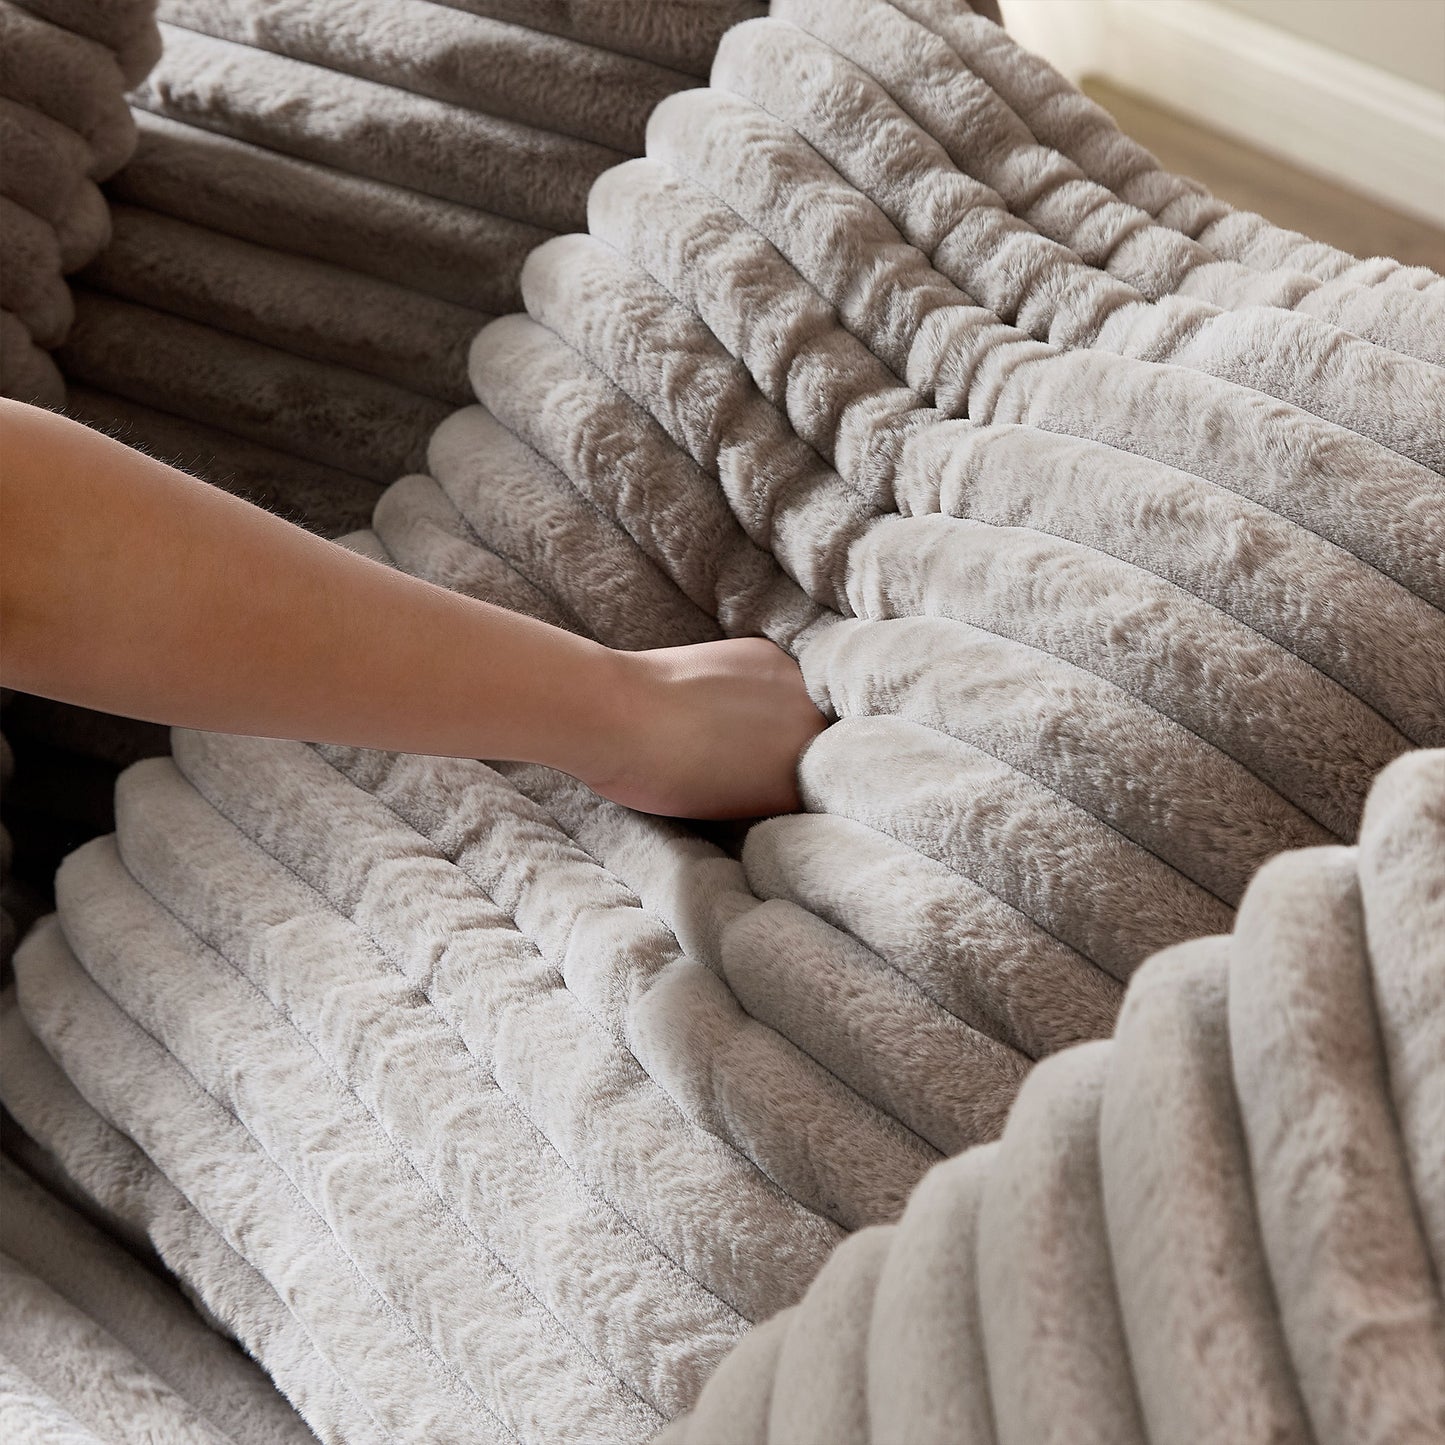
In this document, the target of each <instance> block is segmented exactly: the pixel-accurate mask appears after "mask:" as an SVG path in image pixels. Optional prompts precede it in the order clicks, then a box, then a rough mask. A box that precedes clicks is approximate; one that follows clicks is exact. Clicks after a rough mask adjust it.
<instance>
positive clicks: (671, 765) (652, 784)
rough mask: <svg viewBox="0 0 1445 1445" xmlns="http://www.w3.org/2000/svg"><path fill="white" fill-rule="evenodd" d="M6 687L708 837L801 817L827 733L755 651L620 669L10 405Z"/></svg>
mask: <svg viewBox="0 0 1445 1445" xmlns="http://www.w3.org/2000/svg"><path fill="white" fill-rule="evenodd" d="M0 538H3V543H4V557H3V566H0V681H3V683H4V685H5V686H7V687H16V688H20V689H21V690H22V691H26V692H35V693H40V694H42V695H44V696H47V697H54V698H59V699H61V700H62V701H65V702H74V703H80V704H83V705H84V706H87V707H95V708H102V709H104V710H106V711H109V712H116V713H124V714H127V715H129V716H131V717H138V718H146V719H149V720H151V721H155V722H163V723H170V724H173V725H177V726H181V727H191V728H202V729H208V730H211V731H216V732H231V733H246V734H251V735H255V736H262V737H283V738H300V739H304V740H307V741H310V742H337V743H349V744H351V745H353V746H356V747H369V748H383V749H388V750H395V751H399V752H412V753H433V754H437V755H441V756H445V757H474V758H489V759H494V760H501V759H508V760H512V761H517V762H538V763H546V764H548V765H549V766H551V767H555V768H560V769H562V770H563V771H564V772H568V773H571V774H573V775H574V776H575V777H579V778H582V779H583V780H584V781H586V782H589V783H591V784H592V786H594V787H595V788H596V789H597V790H598V791H599V792H601V793H603V794H604V795H605V796H607V797H609V798H612V799H614V800H615V801H617V802H621V803H626V804H628V805H629V806H631V807H635V808H641V809H644V810H646V811H650V812H658V813H667V814H673V815H679V816H689V817H695V818H737V817H754V816H759V815H762V814H765V813H773V812H782V811H787V810H790V809H792V808H796V807H797V805H798V797H797V785H796V778H795V772H796V767H797V760H798V755H799V753H800V752H801V750H802V748H803V747H804V746H805V745H806V743H807V742H808V741H809V740H810V739H811V738H812V737H813V736H814V735H815V734H816V733H817V732H819V731H821V729H822V727H823V718H822V716H821V715H820V714H819V713H818V712H817V710H816V709H815V708H814V707H813V705H812V703H811V702H809V700H808V695H807V692H806V690H805V689H804V687H803V682H802V678H801V676H800V675H799V672H798V669H797V667H796V665H795V664H794V663H793V662H792V661H791V660H790V659H789V658H788V657H787V655H786V654H785V653H783V652H781V651H780V650H779V649H778V648H776V647H774V646H773V644H772V643H770V642H767V641H765V640H764V639H762V638H740V639H736V640H732V641H726V642H712V643H702V644H698V645H695V646H691V647H679V648H665V649H660V650H656V651H650V652H639V653H622V652H616V651H613V650H612V649H610V648H607V647H604V646H602V645H601V644H600V643H597V642H593V641H591V640H590V639H588V638H584V637H578V636H576V635H575V634H573V633H570V632H566V631H563V630H562V629H560V628H556V627H552V626H549V625H548V624H547V623H545V622H540V621H538V620H537V619H536V618H533V617H525V616H522V615H521V614H519V613H515V612H509V611H507V610H506V609H505V608H501V607H494V606H492V605H491V604H489V603H486V602H479V601H476V600H475V599H473V598H469V597H463V596H462V595H460V594H459V593H456V592H450V591H448V590H447V589H446V588H444V587H437V586H435V585H433V584H432V583H430V582H425V581H423V580H421V579H420V578H417V577H410V576H407V575H406V574H405V573H403V572H398V571H396V570H394V569H393V568H390V567H386V566H383V565H382V564H381V563H379V562H374V561H372V560H371V559H370V558H367V557H362V556H360V555H359V554H357V553H355V552H352V551H350V550H349V549H347V548H345V547H341V546H338V545H337V544H336V543H334V542H328V541H326V540H324V539H323V538H321V537H317V536H314V535H313V534H312V533H310V532H306V531H304V530H302V529H301V528H300V527H297V526H294V525H293V524H292V523H290V522H287V521H285V520H283V519H282V518H280V517H276V516H273V515H272V514H271V513H270V512H267V511H265V510H263V509H262V508H260V507H256V506H253V505H252V504H251V503H249V502H246V501H243V500H242V499H241V498H239V497H234V496H231V495H230V494H229V493H227V492H223V491H221V490H220V489H219V488H217V487H213V486H211V485H209V484H208V483H206V482H202V481H199V480H198V479H197V478H195V477H192V476H190V475H189V474H188V473H186V472H182V471H179V470H178V469H176V468H175V467H170V466H167V465H166V464H165V463H164V462H161V461H158V460H157V459H156V458H154V457H151V456H148V455H146V454H145V453H144V452H138V451H135V450H133V449H132V448H130V447H127V446H125V445H123V444H122V443H121V442H118V441H116V440H115V439H114V438H112V437H108V436H104V435H102V434H100V433H99V432H96V431H92V430H91V429H90V428H89V427H86V426H82V425H81V424H80V423H79V422H76V421H72V420H70V419H69V418H67V417H63V416H59V415H56V414H55V413H53V412H49V411H45V410H43V409H42V408H39V407H33V406H27V405H26V404H25V403H23V402H17V401H8V400H3V399H0Z"/></svg>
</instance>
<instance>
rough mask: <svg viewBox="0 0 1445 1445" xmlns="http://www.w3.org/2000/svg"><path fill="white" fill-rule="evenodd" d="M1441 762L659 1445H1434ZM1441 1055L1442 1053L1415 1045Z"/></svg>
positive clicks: (1268, 888)
mask: <svg viewBox="0 0 1445 1445" xmlns="http://www.w3.org/2000/svg"><path fill="white" fill-rule="evenodd" d="M1442 858H1445V752H1441V751H1435V752H1422V753H1415V754H1412V755H1410V756H1409V757H1407V758H1404V759H1401V760H1400V761H1399V762H1396V763H1394V764H1392V765H1391V766H1390V767H1389V768H1388V769H1386V770H1385V772H1384V773H1383V774H1382V775H1381V777H1380V779H1379V781H1378V783H1377V784H1376V785H1375V788H1374V790H1373V791H1372V792H1371V795H1370V801H1369V804H1368V806H1367V808H1366V813H1365V823H1364V827H1363V829H1362V832H1361V838H1360V844H1359V846H1358V847H1357V848H1319V849H1310V850H1306V851H1303V852H1297V853H1289V854H1285V855H1282V856H1280V857H1277V858H1275V859H1273V860H1272V861H1271V862H1270V863H1268V864H1266V865H1265V867H1264V868H1263V869H1262V870H1261V871H1260V872H1259V873H1258V874H1257V875H1256V877H1255V878H1254V880H1253V882H1252V883H1251V884H1250V886H1249V889H1248V890H1247V892H1246V894H1245V898H1244V902H1243V904H1242V905H1241V907H1240V910H1239V915H1238V917H1237V919H1236V921H1235V926H1234V930H1233V933H1232V935H1231V936H1229V937H1227V938H1206V939H1199V940H1197V941H1195V942H1192V943H1186V944H1182V945H1180V946H1178V947H1176V948H1171V949H1166V950H1165V951H1164V952H1162V953H1159V954H1156V955H1155V956H1154V957H1153V958H1152V959H1150V960H1149V962H1148V963H1147V964H1146V965H1145V967H1144V968H1142V969H1141V970H1140V971H1139V972H1138V974H1136V976H1135V978H1134V981H1133V983H1132V984H1131V985H1130V988H1129V993H1128V997H1127V999H1126V1000H1125V1004H1124V1008H1123V1011H1122V1013H1121V1015H1120V1017H1119V1022H1118V1026H1117V1028H1116V1030H1115V1034H1114V1038H1113V1039H1112V1041H1111V1042H1109V1043H1097V1044H1084V1045H1080V1046H1078V1047H1076V1048H1073V1049H1069V1050H1067V1051H1065V1052H1064V1053H1061V1054H1059V1055H1056V1056H1055V1057H1054V1058H1052V1059H1049V1060H1048V1061H1047V1062H1045V1063H1043V1064H1040V1065H1039V1066H1038V1068H1037V1069H1035V1070H1034V1071H1033V1073H1032V1074H1030V1076H1029V1079H1028V1082H1027V1083H1026V1084H1025V1085H1024V1087H1023V1090H1022V1092H1021V1093H1020V1095H1019V1097H1018V1100H1017V1102H1016V1103H1015V1105H1014V1108H1013V1112H1012V1114H1011V1115H1010V1117H1009V1122H1008V1126H1007V1128H1006V1129H1005V1130H1004V1134H1003V1138H1002V1140H1001V1142H999V1143H998V1144H991V1145H986V1146H984V1147H982V1148H979V1149H973V1150H970V1151H968V1152H967V1153H964V1154H961V1155H959V1156H957V1157H956V1158H954V1159H950V1160H949V1161H948V1162H947V1163H945V1164H940V1165H938V1166H936V1167H935V1168H934V1169H933V1170H932V1171H931V1172H930V1173H929V1174H928V1176H927V1177H926V1178H925V1179H924V1180H923V1182H922V1183H921V1184H920V1185H919V1186H918V1188H917V1189H916V1190H915V1191H914V1193H913V1197H912V1199H911V1200H910V1201H909V1205H908V1208H907V1210H906V1211H905V1212H904V1215H903V1217H902V1219H901V1220H899V1222H898V1223H897V1224H896V1225H890V1226H885V1227H884V1228H881V1229H869V1230H864V1231H862V1232H860V1233H858V1234H855V1235H853V1236H852V1237H851V1238H850V1239H849V1240H848V1241H847V1243H846V1244H844V1245H842V1246H840V1247H839V1249H837V1250H836V1251H835V1252H834V1254H833V1256H832V1258H831V1259H830V1260H829V1262H828V1264H827V1266H826V1267H825V1268H824V1269H823V1271H822V1272H821V1273H820V1274H819V1276H818V1278H817V1279H816V1280H815V1281H814V1283H813V1285H812V1287H811V1288H810V1289H809V1291H808V1293H807V1295H806V1296H805V1297H804V1299H803V1300H802V1301H801V1303H800V1304H799V1305H797V1306H796V1307H794V1308H793V1309H790V1310H785V1311H783V1312H782V1313H781V1314H778V1315H775V1316H774V1317H773V1318H772V1319H771V1320H769V1321H768V1322H767V1323H766V1324H765V1325H763V1326H761V1327H759V1328H758V1329H757V1330H754V1331H753V1332H752V1333H751V1334H750V1335H749V1336H748V1337H747V1338H746V1340H744V1341H743V1343H742V1344H741V1345H740V1346H739V1347H738V1348H737V1349H736V1350H735V1351H734V1352H733V1354H732V1355H731V1356H729V1357H728V1359H726V1360H725V1361H724V1362H723V1363H722V1365H721V1366H720V1367H719V1368H718V1370H717V1372H716V1373H715V1374H714V1375H713V1377H712V1379H711V1380H710V1381H709V1383H708V1385H707V1387H706V1389H705V1390H704V1391H703V1394H702V1397H701V1398H700V1400H699V1402H698V1405H697V1407H696V1409H695V1410H694V1412H693V1413H692V1414H691V1415H689V1416H688V1417H686V1418H685V1419H683V1420H679V1421H677V1422H675V1423H674V1425H673V1426H672V1427H671V1428H670V1429H669V1430H668V1431H667V1432H665V1434H664V1435H663V1436H662V1437H661V1439H662V1440H665V1441H666V1442H667V1445H685V1442H698V1445H702V1442H707V1445H713V1442H717V1441H722V1440H727V1441H733V1442H739V1445H741V1442H745V1441H759V1442H761V1441H775V1442H779V1445H791V1442H794V1441H800V1440H828V1441H832V1442H836V1445H849V1442H859V1445H862V1442H866V1441H900V1442H901V1441H909V1442H933V1441H936V1442H942V1441H949V1442H952V1445H984V1442H988V1445H993V1442H998V1445H1008V1442H1020V1445H1024V1442H1027V1445H1036V1442H1046V1441H1058V1442H1063V1441H1070V1442H1099V1445H1123V1442H1126V1441H1145V1440H1148V1441H1156V1442H1158V1441H1185V1440H1187V1441H1191V1442H1195V1445H1212V1442H1218V1445H1243V1442H1246V1441H1251V1442H1252V1441H1261V1442H1262V1441H1266V1440H1268V1441H1275V1442H1283V1441H1300V1442H1304V1441H1321V1442H1324V1441H1328V1442H1331V1445H1334V1442H1338V1445H1346V1442H1351V1445H1359V1442H1363V1441H1385V1440H1419V1441H1425V1440H1434V1439H1439V1438H1441V1436H1442V1434H1445V1352H1442V1349H1441V1344H1442V1340H1445V1299H1442V1296H1441V1290H1440V1272H1439V1263H1440V1258H1441V1255H1440V1241H1441V1236H1440V1233H1439V1222H1440V1214H1441V1211H1440V1208H1439V1204H1440V1200H1441V1193H1440V1184H1441V1167H1442V1161H1445V1148H1442V1144H1441V1141H1442V1139H1445V1116H1442V1115H1441V1113H1440V1112H1439V1111H1440V1107H1441V1100H1442V1098H1445V1051H1442V1050H1441V1048H1440V1040H1441V1038H1442V1036H1445V989H1442V978H1445V969H1442V963H1445V957H1442V953H1441V942H1440V940H1441V936H1442V934H1441V930H1442V928H1445V894H1442V890H1441V887H1440V881H1441V860H1442ZM1427 1039H1428V1040H1429V1042H1428V1043H1426V1042H1425V1041H1426V1040H1427Z"/></svg>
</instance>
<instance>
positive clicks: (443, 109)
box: [0, 0, 762, 536]
mask: <svg viewBox="0 0 1445 1445" xmlns="http://www.w3.org/2000/svg"><path fill="white" fill-rule="evenodd" d="M571 8H572V7H558V6H551V5H541V6H525V7H518V6H512V7H508V6H504V5H503V6H488V5H485V4H483V5H476V6H451V5H442V4H433V3H431V0H351V3H348V4H346V5H344V6H337V5H335V4H332V3H330V0H276V3H267V4H265V5H245V4H236V3H233V0H161V4H160V10H159V13H160V17H161V21H162V24H161V27H160V32H161V35H162V37H163V39H164V53H163V55H162V57H161V60H160V63H159V64H158V65H157V66H156V67H155V69H154V70H153V71H152V72H151V73H150V74H149V75H148V76H147V77H146V78H145V80H144V82H143V83H142V84H140V85H139V86H138V88H136V89H135V90H134V92H133V93H132V95H131V100H132V104H133V106H134V125H135V129H136V131H137V133H138V135H139V147H138V150H137V154H136V156H135V158H134V160H133V161H132V163H131V164H129V165H128V166H127V167H126V168H125V169H124V170H123V171H122V172H121V173H120V174H119V175H118V176H116V177H115V179H114V181H113V182H112V183H111V184H110V185H109V186H108V187H107V190H108V193H109V195H110V197H111V199H112V200H113V201H115V202H118V203H119V204H118V205H117V206H116V207H115V210H114V222H113V223H114V230H115V235H114V241H113V244H112V245H111V246H110V247H109V248H108V250H107V251H106V252H105V253H104V255H103V256H102V257H101V258H100V260H99V261H98V262H97V263H96V264H95V265H93V266H90V267H88V268H87V269H86V270H85V272H84V274H83V277H82V278H81V281H82V287H81V290H80V292H79V295H78V299H77V305H76V324H75V326H74V329H73V330H72V331H71V332H70V335H69V339H68V341H67V344H66V346H65V348H64V350H63V352H62V353H61V356H60V361H61V364H62V367H63V369H64V371H65V374H66V376H67V378H68V379H69V380H71V381H72V382H76V383H79V384H80V385H81V386H83V388H84V391H85V395H84V404H83V408H82V409H81V410H82V411H83V415H84V419H85V420H87V421H89V422H90V423H92V424H93V425H97V426H103V427H108V428H110V429H113V430H118V431H119V434H120V435H121V436H122V437H123V438H124V439H125V440H126V441H128V442H131V443H132V444H134V445H140V446H145V447H147V448H149V449H151V450H153V451H158V452H160V453H161V454H163V455H165V456H167V457H168V458H173V459H175V460H176V461H178V462H179V463H180V464H182V465H186V466H189V467H191V468H193V469H194V470H196V471H198V472H199V473H200V474H201V475H203V476H206V477H207V478H208V479H210V480H212V481H215V482H218V483H219V484H221V485H223V486H228V487H234V488H237V489H239V490H241V491H242V492H243V493H244V494H246V495H248V496H250V497H251V498H252V499H253V500H256V501H260V502H262V503H263V504H266V505H269V506H273V507H276V508H277V509H278V510H279V511H281V512H282V513H283V514H284V515H286V516H287V517H289V518H290V519H291V520H293V521H297V522H300V523H302V524H303V525H305V526H308V527H311V528H313V529H315V530H317V531H320V532H322V533H324V534H326V535H328V536H336V535H338V534H340V533H343V532H346V531H348V530H350V529H353V528H355V527H358V526H362V525H365V524H366V523H367V522H368V521H369V520H370V515H371V511H372V508H373V507H374V506H375V504H376V498H377V495H378V493H379V490H380V487H381V486H382V485H383V484H385V483H388V482H391V481H393V480H395V478H396V477H397V475H398V474H399V473H402V472H407V471H414V470H416V469H418V468H420V467H422V466H423V465H424V458H425V445H426V439H427V437H428V436H429V435H430V433H431V432H432V430H433V429H434V428H435V426H436V425H437V423H438V422H439V421H440V420H441V418H442V417H443V415H445V412H446V409H447V407H448V406H455V405H457V404H458V403H459V402H462V401H465V400H467V399H469V396H470V390H469V386H468V382H467V374H466V354H465V353H466V346H467V343H468V342H469V341H470V340H471V338H472V337H473V336H474V335H475V334H476V332H477V330H478V329H479V328H480V327H481V326H482V325H483V324H484V323H485V322H486V321H487V320H488V319H489V318H490V317H491V316H493V315H495V314H497V313H500V312H504V311H509V310H514V309H516V307H517V306H518V304H519V295H518V291H517V276H518V272H519V270H520V268H521V264H522V259H523V257H524V256H525V255H526V253H527V251H528V250H529V249H530V248H531V247H532V246H534V245H535V244H537V242H539V241H541V240H544V239H545V238H546V237H547V236H548V235H550V234H552V233H554V232H556V231H559V230H572V229H576V228H578V227H580V226H581V225H582V224H583V220H584V212H585V204H586V195H587V189H588V187H589V185H590V184H591V182H592V180H593V179H594V178H595V177H596V176H597V175H598V174H599V173H600V172H601V171H602V170H604V169H605V168H607V167H608V166H611V165H613V164H615V163H616V162H617V161H619V160H622V159H624V158H625V157H627V156H632V155H637V154H638V153H640V151H641V149H642V141H643V130H644V126H645V123H646V118H647V115H648V113H649V111H650V110H651V109H652V108H653V106H654V105H655V104H656V103H657V102H658V101H660V100H662V99H664V98H665V97H666V96H668V95H670V94H672V93H673V92H674V91H675V90H677V89H679V88H680V87H685V86H692V85H695V84H696V83H697V81H696V79H695V78H694V75H693V74H690V73H687V72H689V71H694V72H695V71H698V70H701V72H703V73H705V72H706V67H707V62H708V61H709V60H710V58H711V55H712V50H713V48H714V47H715V46H716V43H717V38H718V36H719V35H720V34H721V32H722V30H723V29H724V28H725V27H726V25H727V24H729V23H732V22H733V21H735V20H739V19H745V18H747V17H748V16H750V15H757V14H758V13H759V12H760V10H761V8H762V7H761V6H759V5H756V4H728V5H713V4H696V3H690V4H680V3H677V4H673V3H669V4H667V5H655V4H648V5H645V6H640V7H638V6H632V5H604V6H587V7H584V10H585V12H586V14H585V16H583V17H580V18H579V17H571V18H569V16H568V13H567V12H568V11H570V10H571ZM492 12H495V13H492ZM574 21H575V23H573V22H574ZM574 30H575V31H578V33H576V34H573V33H569V32H571V31H574ZM678 62H681V68H678ZM4 220H5V218H4V217H3V216H0V222H3V221H4ZM52 309H53V308H52ZM42 319H43V320H45V321H47V322H48V323H49V324H50V325H51V327H52V329H54V327H55V326H56V319H55V318H53V317H52V316H51V315H50V314H49V313H48V312H47V313H46V315H45V316H44V317H43V318H42ZM257 448H260V449H262V450H264V451H265V453H266V454H268V455H274V456H275V457H276V460H277V464H276V466H275V467H274V468H273V469H272V471H271V475H270V476H265V477H258V476H257V474H256V468H255V466H254V465H253V463H252V462H251V461H250V460H248V458H251V457H254V454H255V449H257ZM293 465H294V468H295V470H296V472H297V473H298V475H297V478H296V482H295V484H294V485H291V483H290V481H289V478H290V474H291V470H292V467H293ZM328 473H329V474H330V475H332V476H336V477H338V483H337V485H335V486H331V487H328V486H326V485H324V484H323V482H322V480H321V479H322V476H323V475H324V474H328ZM338 474H339V475H338Z"/></svg>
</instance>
